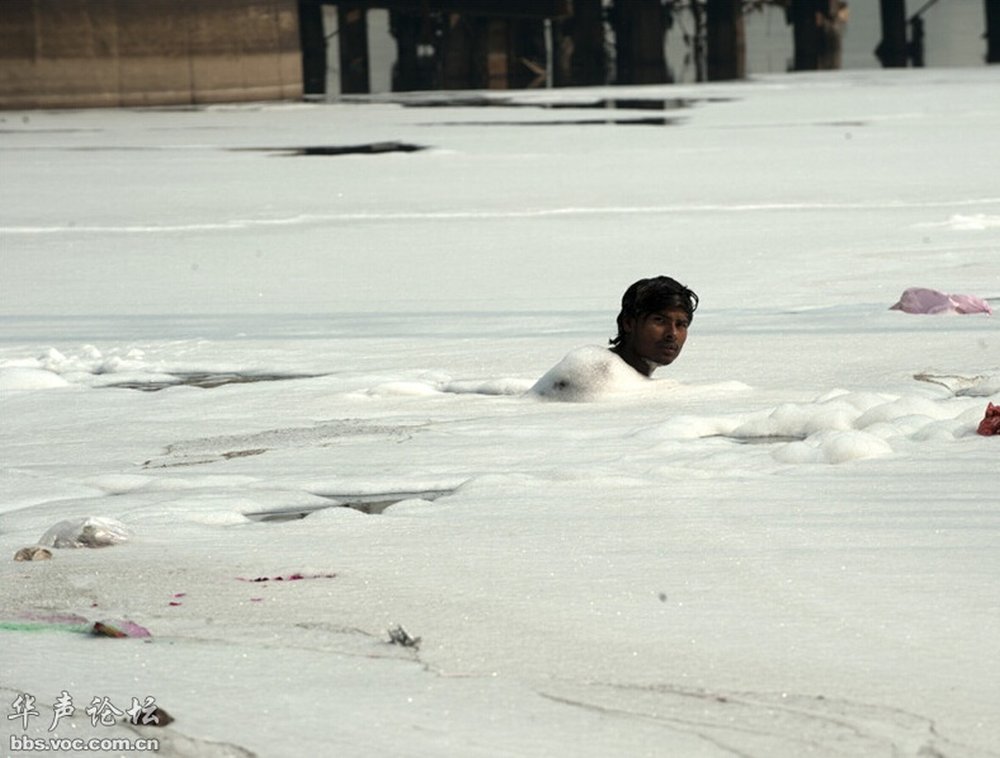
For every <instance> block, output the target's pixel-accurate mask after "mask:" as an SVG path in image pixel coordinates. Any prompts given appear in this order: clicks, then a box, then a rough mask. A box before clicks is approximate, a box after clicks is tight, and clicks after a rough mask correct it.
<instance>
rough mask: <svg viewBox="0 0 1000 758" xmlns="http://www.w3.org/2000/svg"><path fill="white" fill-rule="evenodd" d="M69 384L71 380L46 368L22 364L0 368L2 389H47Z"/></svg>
mask: <svg viewBox="0 0 1000 758" xmlns="http://www.w3.org/2000/svg"><path fill="white" fill-rule="evenodd" d="M68 386H69V382H67V381H66V380H65V379H63V378H62V377H61V376H59V375H58V374H56V373H54V372H52V371H49V370H47V369H44V368H28V367H21V366H14V367H8V368H0V391H7V390H45V389H52V388H53V387H68Z"/></svg>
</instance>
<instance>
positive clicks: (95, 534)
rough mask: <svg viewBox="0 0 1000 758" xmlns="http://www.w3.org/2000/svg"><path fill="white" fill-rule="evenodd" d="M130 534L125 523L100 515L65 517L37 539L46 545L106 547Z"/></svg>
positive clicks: (124, 540)
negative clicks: (75, 517)
mask: <svg viewBox="0 0 1000 758" xmlns="http://www.w3.org/2000/svg"><path fill="white" fill-rule="evenodd" d="M131 536H132V535H131V534H130V533H129V531H128V529H126V528H125V525H124V524H122V523H121V522H120V521H115V520H114V519H110V518H104V517H101V516H86V517H84V518H78V519H67V520H66V521H60V522H59V523H58V524H54V525H53V526H51V527H50V528H49V530H48V531H47V532H45V534H43V535H42V538H41V539H40V540H39V541H38V544H40V545H47V546H48V547H57V548H63V547H108V546H110V545H117V544H120V543H122V542H127V541H128V540H129V538H130V537H131Z"/></svg>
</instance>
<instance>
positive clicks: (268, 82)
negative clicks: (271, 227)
mask: <svg viewBox="0 0 1000 758" xmlns="http://www.w3.org/2000/svg"><path fill="white" fill-rule="evenodd" d="M301 96H302V57H301V54H300V52H299V29H298V11H297V3H296V0H0V108H7V109H10V108H85V107H102V106H111V107H114V106H143V105H183V104H192V103H219V102H234V101H246V100H280V99H297V98H300V97H301Z"/></svg>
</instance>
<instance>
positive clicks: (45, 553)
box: [14, 545, 52, 561]
mask: <svg viewBox="0 0 1000 758" xmlns="http://www.w3.org/2000/svg"><path fill="white" fill-rule="evenodd" d="M51 557H52V551H51V550H49V549H48V548H47V547H42V546H41V545H32V546H31V547H22V548H21V549H20V550H18V551H17V552H16V553H14V560H15V561H47V560H49V559H50V558H51Z"/></svg>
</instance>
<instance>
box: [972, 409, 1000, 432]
mask: <svg viewBox="0 0 1000 758" xmlns="http://www.w3.org/2000/svg"><path fill="white" fill-rule="evenodd" d="M976 432H978V433H979V434H981V435H983V436H984V437H992V436H993V435H994V434H1000V405H993V403H990V404H989V405H987V406H986V415H985V416H983V420H982V421H980V422H979V428H978V429H976Z"/></svg>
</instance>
